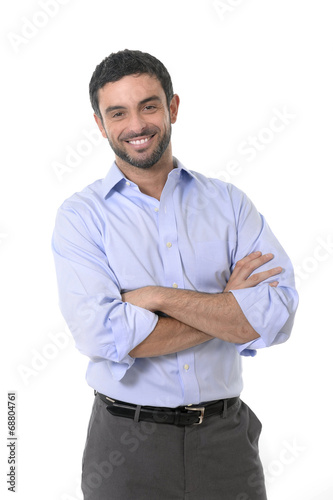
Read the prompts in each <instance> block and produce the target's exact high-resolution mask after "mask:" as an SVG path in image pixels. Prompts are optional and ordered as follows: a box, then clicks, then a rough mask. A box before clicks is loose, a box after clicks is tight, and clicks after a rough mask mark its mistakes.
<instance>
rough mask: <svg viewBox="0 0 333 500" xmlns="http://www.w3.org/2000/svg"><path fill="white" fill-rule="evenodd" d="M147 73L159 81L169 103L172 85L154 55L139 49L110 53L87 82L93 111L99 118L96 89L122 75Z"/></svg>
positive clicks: (166, 72) (163, 67) (167, 73)
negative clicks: (88, 82)
mask: <svg viewBox="0 0 333 500" xmlns="http://www.w3.org/2000/svg"><path fill="white" fill-rule="evenodd" d="M145 73H147V74H149V75H151V76H155V77H156V78H157V79H158V80H159V81H160V83H161V85H162V87H163V90H164V92H165V95H166V99H167V104H168V106H169V105H170V102H171V99H172V97H173V87H172V81H171V77H170V75H169V72H168V70H167V69H166V67H165V66H164V64H162V63H161V61H159V60H158V59H156V57H154V56H152V55H150V54H148V53H146V52H141V51H140V50H128V49H125V50H121V51H119V52H115V53H112V54H110V55H109V56H108V57H106V58H105V59H103V61H102V62H101V63H100V64H99V65H98V66H96V69H95V71H94V73H93V75H92V77H91V80H90V84H89V95H90V102H91V105H92V107H93V110H94V112H95V113H96V115H97V116H99V117H100V118H101V112H100V109H99V102H98V91H99V89H100V88H102V87H104V85H106V84H107V83H109V82H117V81H118V80H120V79H121V78H123V77H124V76H128V75H139V74H145Z"/></svg>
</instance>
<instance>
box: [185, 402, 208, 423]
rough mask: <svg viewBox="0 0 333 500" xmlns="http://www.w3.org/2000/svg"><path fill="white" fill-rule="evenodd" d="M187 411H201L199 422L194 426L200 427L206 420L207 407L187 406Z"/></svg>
mask: <svg viewBox="0 0 333 500" xmlns="http://www.w3.org/2000/svg"><path fill="white" fill-rule="evenodd" d="M185 410H191V411H200V416H199V422H196V423H195V424H192V425H200V424H202V421H203V419H204V415H205V407H204V406H185Z"/></svg>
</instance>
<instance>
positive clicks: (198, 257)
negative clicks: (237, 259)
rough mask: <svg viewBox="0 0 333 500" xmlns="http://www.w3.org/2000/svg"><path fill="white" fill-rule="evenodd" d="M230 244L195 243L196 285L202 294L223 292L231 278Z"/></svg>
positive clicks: (222, 242)
mask: <svg viewBox="0 0 333 500" xmlns="http://www.w3.org/2000/svg"><path fill="white" fill-rule="evenodd" d="M229 255H230V251H229V243H228V242H226V241H224V240H214V241H200V242H197V243H195V266H196V269H195V285H196V289H197V290H198V291H201V292H208V293H220V292H223V290H224V288H225V286H226V284H227V282H228V279H229V277H230V265H231V264H230V258H229Z"/></svg>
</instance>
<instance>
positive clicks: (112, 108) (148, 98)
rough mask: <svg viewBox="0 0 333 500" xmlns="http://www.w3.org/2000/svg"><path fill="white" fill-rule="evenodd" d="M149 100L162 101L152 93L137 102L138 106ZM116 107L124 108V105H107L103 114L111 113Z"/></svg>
mask: <svg viewBox="0 0 333 500" xmlns="http://www.w3.org/2000/svg"><path fill="white" fill-rule="evenodd" d="M150 101H159V102H162V100H161V98H160V97H159V96H158V95H152V96H150V97H147V98H146V99H143V100H142V101H140V102H139V106H142V105H143V104H146V103H147V102H150ZM117 109H126V107H125V106H120V105H119V106H108V107H107V108H106V110H105V114H106V115H107V114H108V113H111V112H112V111H115V110H117Z"/></svg>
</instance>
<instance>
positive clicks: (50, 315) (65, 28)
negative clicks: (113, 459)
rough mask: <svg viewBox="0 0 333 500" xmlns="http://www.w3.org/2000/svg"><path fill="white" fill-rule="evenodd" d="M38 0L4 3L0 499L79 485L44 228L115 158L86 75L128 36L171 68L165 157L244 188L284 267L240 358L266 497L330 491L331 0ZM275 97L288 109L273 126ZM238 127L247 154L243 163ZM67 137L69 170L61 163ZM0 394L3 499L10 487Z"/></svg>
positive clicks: (73, 374) (76, 440)
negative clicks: (293, 281)
mask: <svg viewBox="0 0 333 500" xmlns="http://www.w3.org/2000/svg"><path fill="white" fill-rule="evenodd" d="M60 3H61V5H60ZM42 4H43V0H40V1H33V0H29V1H27V0H24V1H23V0H20V1H18V0H16V1H15V2H3V3H2V4H1V5H2V6H1V10H2V12H1V19H2V21H1V25H2V27H1V34H2V37H1V61H2V63H1V66H2V77H1V85H2V86H3V88H2V90H1V99H2V104H1V118H2V120H1V127H2V130H1V139H2V147H1V157H2V161H1V193H0V200H1V212H0V261H1V277H0V280H1V294H2V296H1V342H2V346H3V345H4V347H5V349H2V357H1V379H0V380H1V393H0V408H1V412H0V414H1V422H0V423H1V427H0V431H1V441H0V459H1V464H0V465H1V469H0V483H1V496H2V498H4V496H3V493H4V494H5V497H6V498H7V495H8V498H17V499H27V498H33V499H34V500H45V499H47V500H79V499H80V498H82V497H81V495H80V492H79V488H78V484H79V479H80V472H81V458H82V451H83V446H84V441H85V435H86V430H87V424H88V419H89V416H90V411H91V404H92V400H93V394H92V390H91V389H90V388H89V387H88V386H87V384H86V382H85V369H86V365H87V360H86V359H85V358H84V357H83V356H82V355H80V354H79V353H78V351H77V350H76V349H75V347H74V346H73V342H72V341H70V340H69V339H70V337H69V335H68V332H67V333H66V330H65V324H64V320H63V319H62V316H61V314H60V312H59V309H58V303H57V301H58V298H57V287H56V280H55V272H54V265H53V257H52V254H51V249H50V240H51V235H52V230H53V225H54V217H55V213H56V210H57V208H58V207H59V205H60V204H61V203H62V201H63V200H64V199H65V198H67V197H68V196H70V195H71V194H72V193H74V192H75V191H79V190H81V189H82V188H83V187H85V186H86V185H87V184H89V183H91V182H93V181H94V180H95V179H97V178H101V177H104V176H105V174H106V173H107V171H108V169H109V167H110V166H111V163H112V161H113V153H112V151H111V150H110V148H109V146H108V144H107V143H106V142H105V141H98V139H97V134H96V135H92V136H91V137H93V138H94V139H95V144H92V142H90V143H87V138H86V135H85V134H87V133H91V132H92V131H93V130H97V127H96V125H95V122H94V120H93V115H92V110H91V108H90V103H89V97H88V83H89V80H90V77H91V74H92V72H93V70H94V68H95V66H96V65H97V64H98V63H99V62H100V61H101V60H102V59H103V58H104V57H105V56H107V55H109V54H110V53H111V52H114V51H117V50H120V49H124V48H130V49H140V50H143V51H148V52H150V53H152V54H153V55H155V56H156V57H158V58H160V59H161V60H162V61H163V62H164V64H165V65H166V67H167V68H168V70H169V71H170V73H171V76H172V78H173V83H174V90H175V92H177V93H178V94H179V95H180V100H181V107H180V114H179V119H178V121H177V123H176V124H175V125H174V127H173V152H174V154H175V156H176V157H178V158H179V159H180V160H181V161H182V163H184V164H185V166H187V167H188V168H190V169H192V170H196V171H199V172H202V173H204V174H207V175H208V176H213V177H219V178H221V179H222V180H227V181H230V182H232V183H234V184H235V185H236V186H238V187H240V188H241V189H243V190H244V191H245V192H246V193H247V194H248V195H249V197H250V198H251V199H252V200H253V201H254V203H255V205H256V206H257V208H258V209H259V211H260V212H262V213H263V214H264V215H265V217H266V219H267V220H268V222H269V224H270V226H271V227H272V229H273V231H274V233H275V234H276V236H277V237H278V238H279V240H280V242H281V243H282V245H283V246H284V247H285V249H286V250H287V252H288V253H289V255H290V257H291V259H292V261H293V263H294V265H295V269H296V274H297V276H298V290H299V293H300V306H299V310H298V313H297V318H296V322H295V327H294V330H293V334H292V337H291V339H290V340H289V341H288V342H287V343H286V344H283V345H281V346H278V347H273V348H271V349H267V350H264V351H261V352H258V355H257V356H256V357H255V358H251V359H245V360H244V379H245V389H244V392H243V399H244V400H245V401H246V402H247V403H248V404H249V405H250V406H251V407H252V408H253V409H254V411H255V412H256V413H257V415H258V416H259V418H260V419H261V421H262V422H263V432H262V437H261V456H262V461H263V464H264V468H265V470H266V477H267V490H268V498H269V500H281V499H283V500H330V499H332V498H333V480H332V444H333V443H332V441H333V438H332V430H331V429H332V424H331V422H332V419H331V415H330V396H331V393H332V389H331V387H332V371H331V365H332V362H331V353H332V321H331V317H332V293H331V289H332V288H331V279H332V269H333V248H332V239H333V228H332V208H331V207H332V201H331V193H332V181H331V179H332V177H331V176H330V171H331V169H332V117H333V104H332V88H333V78H332V72H331V69H332V48H333V47H332V42H333V33H332V14H333V12H332V10H333V9H332V5H331V2H330V1H329V0H326V1H325V0H321V1H317V2H314V1H310V0H279V1H273V0H243V1H242V0H238V1H237V0H233V1H232V0H225V1H224V2H222V1H221V2H220V4H219V6H218V5H214V2H213V1H211V0H168V1H166V2H157V1H156V0H141V1H137V0H124V1H122V2H120V1H119V2H118V1H110V0H109V1H106V0H94V1H87V0H83V1H79V0H67V1H66V0H62V1H61V2H60V0H59V2H58V1H57V0H53V1H49V2H48V6H49V7H48V12H49V13H48V14H46V10H47V7H45V6H44V8H43V7H42ZM44 4H47V2H46V0H44ZM51 4H52V5H53V7H52V6H51ZM51 7H52V8H51ZM276 110H278V111H279V112H280V113H284V114H285V115H287V116H288V117H289V118H287V119H285V122H287V123H284V126H283V122H282V121H280V122H279V124H280V126H281V130H280V131H279V132H276V131H274V132H270V131H269V130H267V127H269V126H270V124H271V123H272V121H271V120H272V118H273V117H274V114H275V113H276ZM251 137H252V138H255V137H256V138H257V140H259V143H258V144H259V146H260V150H258V149H256V150H253V151H254V153H253V154H252V155H251V158H250V154H249V153H248V154H246V155H245V154H244V142H245V143H246V142H247V141H249V140H253V139H251ZM249 138H250V139H249ZM82 141H85V143H82ZM242 145H243V146H242ZM242 147H243V149H239V148H242ZM73 149H74V150H76V151H78V150H79V151H80V154H79V156H76V166H75V167H73V165H72V166H71V167H69V166H68V165H67V170H66V171H65V172H63V173H62V174H61V175H59V171H57V168H56V167H55V165H58V167H59V164H62V165H65V167H66V161H67V160H68V158H67V160H66V155H67V156H68V155H69V151H73ZM242 151H243V152H242ZM230 162H234V165H236V168H235V169H234V170H231V169H230V165H231V163H230ZM55 339H57V340H55ZM57 343H58V346H57ZM11 390H14V391H17V424H18V442H17V446H18V447H17V453H18V467H17V472H18V482H17V493H16V495H15V496H13V494H12V493H9V492H7V485H6V473H7V472H8V464H7V448H6V444H7V426H6V419H7V402H6V401H7V392H8V391H11ZM203 500H209V499H203Z"/></svg>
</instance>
